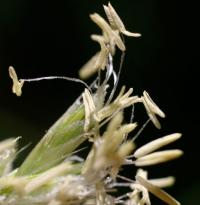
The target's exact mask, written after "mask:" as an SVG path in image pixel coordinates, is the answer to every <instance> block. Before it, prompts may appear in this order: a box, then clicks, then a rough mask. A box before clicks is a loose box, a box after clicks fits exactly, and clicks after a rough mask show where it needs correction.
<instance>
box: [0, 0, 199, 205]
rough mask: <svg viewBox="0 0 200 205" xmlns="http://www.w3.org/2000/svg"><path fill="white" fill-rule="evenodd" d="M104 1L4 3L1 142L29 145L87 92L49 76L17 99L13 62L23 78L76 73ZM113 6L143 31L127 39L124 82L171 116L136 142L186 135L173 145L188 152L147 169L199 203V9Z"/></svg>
mask: <svg viewBox="0 0 200 205" xmlns="http://www.w3.org/2000/svg"><path fill="white" fill-rule="evenodd" d="M103 3H107V1H100V0H99V1H97V0H96V1H94V0H93V1H91V0H82V1H81V0H74V1H67V0H58V1H52V2H51V1H45V0H43V1H35V0H34V1H33V0H18V1H15V0H1V1H0V139H3V138H6V137H15V136H23V138H22V140H21V142H20V143H21V146H23V145H25V144H28V143H29V142H30V141H31V142H32V144H31V145H30V147H29V149H31V148H32V147H33V146H34V144H35V143H36V142H37V140H39V139H40V138H41V136H42V135H43V134H44V133H45V132H46V130H47V129H48V127H49V126H50V125H51V124H52V123H53V122H54V121H55V120H56V119H57V118H58V117H59V116H60V115H61V114H62V113H63V112H64V111H65V110H66V108H67V107H68V106H69V105H70V104H71V103H72V102H73V101H74V100H75V99H76V97H77V96H78V95H79V94H80V93H81V91H83V87H82V86H81V85H79V84H75V83H71V82H63V81H61V80H60V81H59V80H58V81H57V80H56V81H45V82H40V83H39V82H36V83H30V84H28V83H27V84H25V86H24V88H23V95H22V97H21V98H17V97H16V96H14V95H13V94H12V93H11V80H10V79H9V77H8V71H7V69H8V66H10V65H13V66H14V67H15V69H16V71H17V73H18V75H19V77H21V78H31V77H40V76H50V75H65V76H69V77H78V74H77V73H78V69H79V68H80V67H81V66H82V65H83V64H84V63H85V62H86V61H87V60H88V59H89V58H90V56H92V55H93V54H94V53H95V52H96V51H97V50H98V49H99V47H98V45H97V44H96V43H94V42H92V41H91V40H90V38H89V35H90V34H92V33H96V32H100V30H99V29H98V28H97V26H96V25H94V23H93V22H92V21H91V20H90V19H89V14H90V13H93V12H98V13H100V14H102V15H104V12H103V8H102V4H103ZM111 3H112V4H113V6H114V7H115V8H116V10H117V11H118V13H119V14H120V16H121V17H122V19H123V20H124V23H125V25H126V27H127V28H128V30H130V31H134V32H140V33H141V34H142V37H141V38H140V39H139V38H137V39H136V38H126V47H127V52H126V58H125V62H124V66H123V71H122V75H121V82H120V84H121V85H123V84H126V85H127V86H128V87H134V89H135V94H138V95H141V94H142V91H143V90H147V91H148V92H149V93H150V94H151V96H152V97H153V99H154V100H155V102H156V103H157V104H158V105H159V106H160V107H161V108H162V109H163V110H164V111H165V113H166V114H167V118H166V119H164V120H161V122H162V127H163V129H162V130H159V131H158V130H156V129H155V128H153V126H152V124H149V125H148V127H147V128H146V129H145V131H144V132H143V133H142V134H141V136H140V138H139V139H138V141H137V143H138V144H139V145H141V144H144V143H145V142H147V141H149V140H151V139H154V138H157V137H159V136H162V135H165V134H169V133H172V132H182V133H183V138H182V140H181V141H179V142H176V143H175V144H174V145H173V146H174V147H180V148H182V149H183V150H184V152H185V155H184V157H183V158H182V159H179V160H177V161H174V162H172V163H171V162H170V163H167V164H166V165H161V166H156V167H153V168H151V169H149V170H150V171H151V172H152V173H153V174H150V176H152V177H155V176H165V175H175V176H176V177H177V184H176V186H175V188H172V189H170V190H169V192H170V193H173V195H175V196H176V197H177V198H178V199H179V200H180V201H182V202H183V204H190V205H198V204H199V201H200V200H199V199H198V194H200V177H199V173H200V168H199V149H200V148H199V143H198V141H199V137H200V136H199V129H198V128H199V126H200V125H199V100H198V97H199V90H198V87H199V86H198V85H199V75H198V69H199V62H198V60H199V58H198V55H199V51H198V48H199V47H198V45H197V41H198V38H199V36H198V33H197V30H198V27H199V19H198V16H197V12H198V11H197V8H198V7H197V5H195V4H194V1H186V2H185V3H184V2H182V1H158V0H154V1H153V0H149V1H147V0H124V1H122V0H121V1H120V0H116V1H114V0H113V1H111ZM138 109H139V111H138V112H136V113H135V120H136V121H137V118H138V120H139V122H141V123H143V122H144V121H145V119H146V116H145V117H144V118H143V117H141V115H142V116H143V115H144V114H145V112H144V110H143V109H142V108H140V106H139V108H138ZM26 152H28V150H26V151H25V152H24V155H25V154H26ZM22 156H23V154H22ZM18 161H19V160H18ZM18 163H19V162H18ZM130 171H131V169H130V170H129V173H130ZM156 203H157V204H159V203H160V202H159V201H158V202H156Z"/></svg>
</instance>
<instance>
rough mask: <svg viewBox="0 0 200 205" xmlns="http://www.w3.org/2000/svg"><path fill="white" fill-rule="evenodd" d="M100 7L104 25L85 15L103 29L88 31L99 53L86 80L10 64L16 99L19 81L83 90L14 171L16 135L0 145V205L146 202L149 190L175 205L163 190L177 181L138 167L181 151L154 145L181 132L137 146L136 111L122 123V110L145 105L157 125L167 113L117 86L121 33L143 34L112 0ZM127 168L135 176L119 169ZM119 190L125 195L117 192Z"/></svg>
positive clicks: (130, 204)
mask: <svg viewBox="0 0 200 205" xmlns="http://www.w3.org/2000/svg"><path fill="white" fill-rule="evenodd" d="M103 8H104V11H105V13H106V16H107V18H108V22H107V21H106V20H105V19H104V18H103V17H102V16H100V15H99V14H97V13H94V14H91V15H90V18H91V20H92V21H93V22H94V23H95V24H96V25H97V26H98V27H99V28H100V29H101V33H100V34H93V35H91V39H92V40H93V41H95V42H97V43H98V44H99V47H100V50H99V51H98V52H97V53H96V54H94V56H93V57H92V58H91V59H90V60H89V61H88V62H87V63H86V64H85V65H84V66H83V67H82V68H81V69H80V71H79V76H80V78H82V79H86V78H88V77H90V76H91V75H94V74H95V73H98V76H97V77H96V79H95V80H94V82H93V83H92V84H91V85H88V84H87V83H86V82H84V81H82V80H80V79H77V78H69V77H65V76H47V77H39V78H33V79H20V80H18V77H17V74H16V72H15V70H14V68H13V67H9V75H10V77H11V78H12V80H13V87H12V91H13V93H15V94H16V95H17V96H21V94H22V92H21V89H22V86H23V84H24V82H34V81H40V80H52V79H64V80H69V81H72V82H76V83H81V84H82V85H83V86H84V91H83V92H82V93H80V96H79V97H78V99H77V100H76V101H75V102H74V103H73V104H72V105H71V106H70V107H69V108H68V109H67V111H66V112H65V113H64V114H63V115H62V116H61V117H60V118H59V119H58V120H57V121H56V122H55V123H54V124H53V125H52V126H51V127H50V128H49V130H48V131H47V132H46V134H45V135H44V136H43V137H42V138H41V140H40V141H39V142H38V144H37V145H36V146H35V147H34V148H33V150H32V151H31V152H30V153H29V155H28V156H27V157H26V158H25V159H24V160H23V162H22V164H21V165H20V166H19V167H16V168H13V161H14V159H15V158H16V156H17V154H18V151H17V142H18V139H19V138H16V139H7V140H5V141H2V142H0V205H115V204H121V205H151V195H150V194H153V195H155V196H156V197H158V198H159V199H161V200H162V201H164V202H165V203H166V204H169V205H179V204H180V203H179V202H178V201H176V200H175V199H174V198H173V197H172V196H170V195H169V194H167V193H166V192H165V191H164V190H162V189H161V188H165V187H169V186H172V185H173V184H174V182H175V178H174V177H173V176H170V175H169V176H167V177H163V178H162V177H159V178H157V179H155V178H154V179H151V178H149V175H150V174H151V173H149V172H148V171H147V170H144V169H142V168H141V167H146V166H150V165H157V164H160V163H164V162H167V161H169V160H173V159H176V158H178V157H180V156H181V155H182V154H183V151H181V150H179V149H167V150H159V149H161V148H163V147H164V146H166V145H169V144H170V143H172V142H175V141H176V140H178V139H180V137H181V134H180V133H174V134H170V135H167V136H164V137H161V138H158V139H155V140H153V141H151V142H149V143H147V144H146V145H143V146H141V147H139V148H137V146H136V142H135V140H136V138H137V139H138V136H139V134H140V131H141V129H143V128H144V125H146V124H147V123H145V124H144V125H143V126H142V125H140V124H138V123H137V122H136V121H134V120H135V119H134V120H133V114H132V116H131V118H130V120H127V119H126V121H125V120H124V113H126V112H127V108H132V107H135V106H136V105H137V104H138V103H140V104H142V105H143V106H144V109H145V110H146V112H147V115H148V118H149V119H148V121H147V122H149V120H151V121H152V122H153V124H154V125H155V127H156V128H159V129H160V128H161V124H160V122H159V121H158V118H157V116H159V117H161V118H164V117H165V114H164V112H163V111H162V110H161V109H160V108H159V107H158V106H157V105H156V104H155V102H154V101H153V100H152V99H151V97H150V95H149V94H148V93H147V92H146V91H144V92H143V94H142V96H140V95H136V94H135V93H134V90H133V88H127V89H126V87H125V86H122V87H121V88H118V82H119V77H120V72H121V67H122V64H123V59H124V54H125V51H126V46H125V41H124V38H123V35H126V36H132V37H139V36H141V35H140V34H139V33H132V32H129V31H128V30H127V29H126V28H125V26H124V23H123V22H122V20H121V18H120V17H119V15H118V14H117V12H116V11H115V9H114V8H113V6H112V5H111V3H108V5H107V6H105V5H104V6H103ZM117 49H118V50H119V51H120V52H121V62H120V66H119V69H118V70H117V69H116V68H115V67H116V66H115V64H114V63H113V62H114V59H115V57H116V56H115V53H116V50H117ZM116 90H119V93H118V95H117V94H116ZM132 110H133V109H132ZM141 126H142V128H141V129H140V130H139V131H138V130H137V128H138V127H141ZM85 141H87V145H86V147H84V149H85V153H86V156H85V157H83V156H82V155H81V150H82V148H83V147H82V143H83V142H85ZM127 167H129V168H130V170H131V174H132V176H131V175H129V177H127V176H124V175H123V172H121V171H122V170H123V169H125V168H127ZM124 187H126V193H125V194H121V193H122V192H121V191H122V190H123V188H124Z"/></svg>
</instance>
